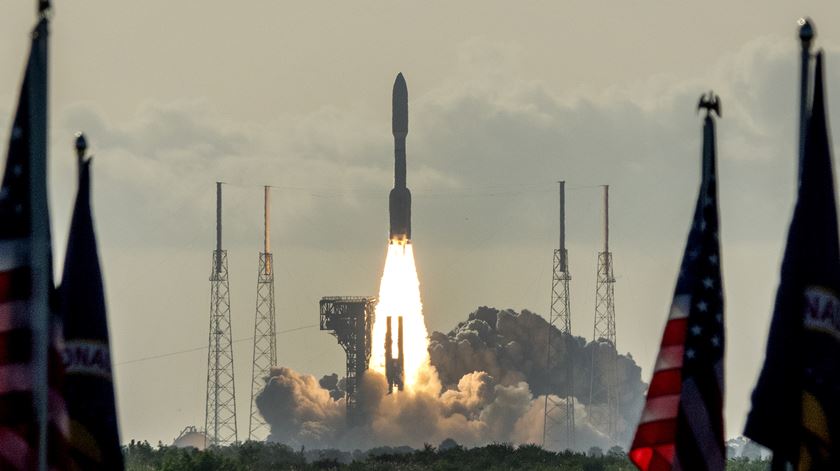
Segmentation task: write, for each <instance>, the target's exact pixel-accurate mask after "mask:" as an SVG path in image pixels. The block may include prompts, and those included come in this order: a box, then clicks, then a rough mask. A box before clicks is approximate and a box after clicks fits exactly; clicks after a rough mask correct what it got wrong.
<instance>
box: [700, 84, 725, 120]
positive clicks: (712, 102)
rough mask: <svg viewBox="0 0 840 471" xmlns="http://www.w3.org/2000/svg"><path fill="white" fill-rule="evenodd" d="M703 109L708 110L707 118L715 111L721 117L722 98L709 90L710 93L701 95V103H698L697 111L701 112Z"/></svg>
mask: <svg viewBox="0 0 840 471" xmlns="http://www.w3.org/2000/svg"><path fill="white" fill-rule="evenodd" d="M703 109H704V110H706V116H709V115H710V114H712V111H714V112H715V114H716V115H718V117H721V116H722V113H721V111H720V109H721V106H720V97H719V96H717V95H715V92H713V91H711V90H709V93H704V94H702V95H700V101H699V102H698V103H697V111H698V112H699V111H700V110H703Z"/></svg>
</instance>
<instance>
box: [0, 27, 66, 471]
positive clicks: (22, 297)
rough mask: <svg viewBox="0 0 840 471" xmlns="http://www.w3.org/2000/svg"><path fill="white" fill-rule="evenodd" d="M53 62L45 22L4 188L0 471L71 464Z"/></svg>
mask: <svg viewBox="0 0 840 471" xmlns="http://www.w3.org/2000/svg"><path fill="white" fill-rule="evenodd" d="M46 60H47V20H46V18H42V19H41V21H40V22H39V23H38V26H37V27H36V28H35V30H34V31H33V33H32V50H31V52H30V56H29V62H28V64H27V67H26V73H25V76H24V80H23V86H22V87H21V93H20V98H19V101H18V109H17V114H16V116H15V120H14V123H13V125H12V130H11V135H10V139H9V152H8V157H7V159H6V169H5V173H4V175H3V182H2V186H0V469H37V468H39V467H40V468H41V469H46V466H45V463H48V464H49V467H50V468H56V467H57V468H61V467H63V466H64V463H65V460H64V456H65V444H66V437H67V430H68V424H67V414H66V409H65V406H64V400H63V397H62V395H61V381H62V368H61V356H60V354H59V352H60V347H61V345H60V342H61V340H60V339H61V330H60V325H59V323H58V322H57V320H56V318H55V316H53V315H52V313H51V312H52V309H51V302H50V300H51V299H52V298H53V297H54V286H53V281H52V253H51V248H50V232H49V212H48V209H47V198H46V172H45V168H46V121H47V119H46V111H47V109H46V103H47V76H46V72H47V69H46V64H47V61H46ZM39 320H40V321H46V322H43V323H40V324H39ZM44 353H46V355H43V354H44ZM44 377H46V380H47V381H46V383H47V385H46V387H44V383H43V380H42V379H41V378H44ZM41 419H44V420H41ZM42 424H46V433H44V431H45V430H44V429H43V428H42V427H43V425H42ZM45 444H48V446H46V447H45V446H44V445H45Z"/></svg>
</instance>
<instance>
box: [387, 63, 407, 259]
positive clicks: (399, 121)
mask: <svg viewBox="0 0 840 471" xmlns="http://www.w3.org/2000/svg"><path fill="white" fill-rule="evenodd" d="M391 130H392V132H393V134H394V188H393V189H392V190H391V194H390V195H389V197H388V212H389V214H390V218H391V231H390V234H391V240H392V241H394V240H396V241H399V242H403V243H405V242H408V241H409V240H411V192H410V191H408V187H406V183H405V173H406V172H405V137H406V135H407V134H408V88H407V87H406V86H405V79H404V78H403V75H402V73H400V74H397V79H396V80H395V81H394V92H393V97H392V115H391Z"/></svg>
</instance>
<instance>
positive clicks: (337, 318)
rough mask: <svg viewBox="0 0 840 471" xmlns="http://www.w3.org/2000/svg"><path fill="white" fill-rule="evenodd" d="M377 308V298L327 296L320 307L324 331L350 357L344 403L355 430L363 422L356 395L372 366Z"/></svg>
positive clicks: (348, 358)
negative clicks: (335, 340)
mask: <svg viewBox="0 0 840 471" xmlns="http://www.w3.org/2000/svg"><path fill="white" fill-rule="evenodd" d="M375 306H376V298H373V297H361V296H327V297H324V298H321V302H320V304H319V307H320V310H319V312H320V314H319V318H320V321H319V324H320V326H321V330H327V331H330V333H332V334H333V335H334V336H335V338H336V339H337V340H338V344H339V345H341V348H343V349H344V352H345V353H346V355H347V361H346V366H347V373H346V376H345V387H344V399H345V403H346V406H347V422H348V424H349V425H351V426H353V425H358V424H359V423H360V422H361V419H362V417H360V416H359V411H358V409H357V403H356V391H357V390H358V387H359V384H358V382H359V381H361V379H362V375H364V373H365V371H367V369H368V363H369V362H370V351H371V344H370V342H371V337H372V335H371V332H372V330H373V323H374V318H375V313H374V309H375Z"/></svg>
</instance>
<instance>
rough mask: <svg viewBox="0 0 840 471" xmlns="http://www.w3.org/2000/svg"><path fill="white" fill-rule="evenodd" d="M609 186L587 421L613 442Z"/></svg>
mask: <svg viewBox="0 0 840 471" xmlns="http://www.w3.org/2000/svg"><path fill="white" fill-rule="evenodd" d="M609 215H610V187H609V185H604V250H603V251H602V252H600V253H598V275H597V279H596V282H595V326H594V329H593V334H592V341H593V345H592V347H593V348H592V369H591V375H590V383H589V412H588V415H589V421H590V423H591V424H592V426H593V427H595V428H596V429H598V430H600V431H601V432H603V433H605V434H606V435H607V436H608V437H610V439H611V440H612V441H613V442H615V441H616V440H617V438H618V437H617V435H618V432H619V430H618V386H619V385H618V350H617V347H616V342H615V304H614V285H615V277H614V276H613V261H612V253H610V243H609V240H610V217H609Z"/></svg>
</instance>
